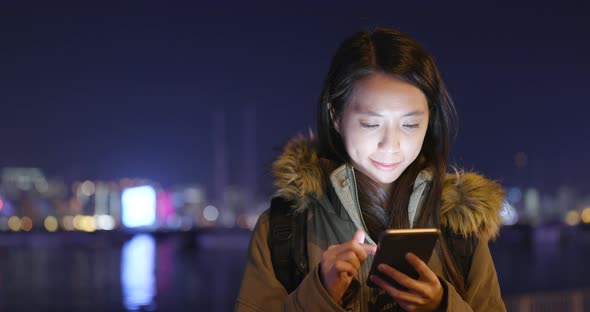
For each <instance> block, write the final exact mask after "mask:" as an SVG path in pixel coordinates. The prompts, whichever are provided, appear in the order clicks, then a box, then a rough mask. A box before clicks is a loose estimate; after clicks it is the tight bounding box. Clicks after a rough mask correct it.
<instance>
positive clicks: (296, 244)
mask: <svg viewBox="0 0 590 312" xmlns="http://www.w3.org/2000/svg"><path fill="white" fill-rule="evenodd" d="M269 223H270V235H269V240H270V241H269V247H270V255H271V260H272V266H273V269H274V271H275V276H276V277H277V279H278V280H279V281H280V282H281V284H282V285H283V286H284V287H285V289H286V290H287V292H288V293H291V292H292V291H293V290H295V288H297V286H298V285H299V284H300V283H301V281H302V280H303V278H304V277H305V276H306V275H307V273H308V271H309V268H308V264H307V212H306V211H305V212H301V213H293V211H292V209H291V202H289V201H287V200H285V199H283V198H282V197H274V198H273V199H272V200H271V203H270V220H269Z"/></svg>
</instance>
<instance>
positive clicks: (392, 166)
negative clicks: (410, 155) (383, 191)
mask: <svg viewBox="0 0 590 312" xmlns="http://www.w3.org/2000/svg"><path fill="white" fill-rule="evenodd" d="M371 162H372V163H373V166H375V167H377V169H381V170H384V171H392V170H393V169H395V168H397V166H399V165H400V164H401V163H402V162H401V161H400V162H396V163H392V164H385V163H382V162H378V161H376V160H373V159H371Z"/></svg>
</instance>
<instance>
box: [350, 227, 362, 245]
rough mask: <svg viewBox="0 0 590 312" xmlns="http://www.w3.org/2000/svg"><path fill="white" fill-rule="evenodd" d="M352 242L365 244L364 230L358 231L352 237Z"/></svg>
mask: <svg viewBox="0 0 590 312" xmlns="http://www.w3.org/2000/svg"><path fill="white" fill-rule="evenodd" d="M352 240H353V241H355V242H357V243H359V244H362V243H364V242H365V232H363V230H357V231H356V232H355V233H354V235H353V236H352Z"/></svg>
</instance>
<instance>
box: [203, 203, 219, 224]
mask: <svg viewBox="0 0 590 312" xmlns="http://www.w3.org/2000/svg"><path fill="white" fill-rule="evenodd" d="M203 217H204V218H205V220H207V221H209V222H213V221H215V220H217V217H219V211H217V208H216V207H215V206H207V207H205V210H203Z"/></svg>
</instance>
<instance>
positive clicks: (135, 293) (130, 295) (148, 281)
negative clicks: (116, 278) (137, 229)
mask: <svg viewBox="0 0 590 312" xmlns="http://www.w3.org/2000/svg"><path fill="white" fill-rule="evenodd" d="M155 250H156V242H155V240H154V238H153V237H152V236H150V235H147V234H140V235H136V236H134V237H133V238H132V239H131V240H130V241H128V242H127V243H125V245H124V246H123V252H122V259H121V286H122V290H123V298H124V299H123V301H124V304H125V307H126V308H127V310H129V311H138V310H141V311H145V310H155V303H154V297H155V295H156V277H155V267H156V266H155V256H156V255H155Z"/></svg>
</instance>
